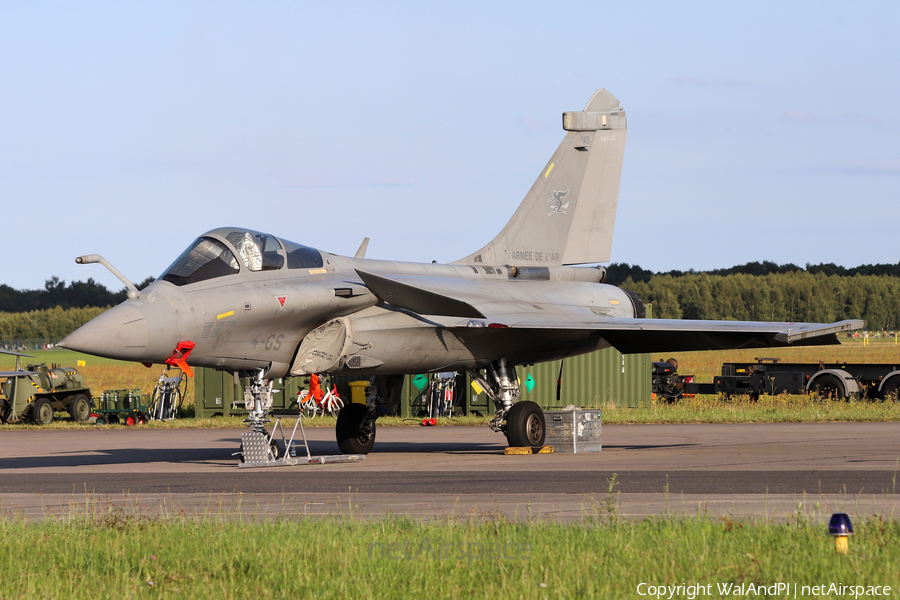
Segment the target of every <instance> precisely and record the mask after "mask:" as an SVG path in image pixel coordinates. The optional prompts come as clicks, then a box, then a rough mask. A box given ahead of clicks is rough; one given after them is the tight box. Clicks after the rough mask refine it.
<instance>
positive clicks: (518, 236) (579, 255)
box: [456, 89, 626, 266]
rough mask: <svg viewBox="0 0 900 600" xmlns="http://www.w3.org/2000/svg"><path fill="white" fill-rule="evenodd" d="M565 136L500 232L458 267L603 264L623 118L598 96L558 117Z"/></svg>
mask: <svg viewBox="0 0 900 600" xmlns="http://www.w3.org/2000/svg"><path fill="white" fill-rule="evenodd" d="M562 117H563V129H565V130H566V136H565V138H563V141H562V143H561V144H560V145H559V148H557V149H556V152H554V153H553V157H552V158H551V159H550V161H549V162H548V163H547V166H545V167H544V169H543V170H542V171H541V174H540V175H539V176H538V178H537V181H536V182H535V183H534V185H533V186H531V190H530V191H529V192H528V195H526V196H525V199H524V200H523V201H522V204H520V205H519V208H518V209H517V210H516V212H515V214H514V215H513V216H512V218H511V219H510V220H509V223H507V224H506V227H504V228H503V230H502V231H501V232H500V233H499V234H497V237H495V238H494V239H493V240H492V241H491V242H490V243H489V244H488V245H486V246H485V247H484V248H482V249H481V250H479V251H478V252H475V253H474V254H471V255H469V256H467V257H465V258H463V259H461V260H458V261H456V263H458V264H477V263H484V264H489V265H501V264H513V265H522V266H559V265H574V264H584V263H594V262H606V261H608V260H609V258H610V248H611V247H612V236H613V227H614V225H615V221H616V205H617V204H618V201H619V181H620V179H621V176H622V158H623V156H624V154H625V133H626V122H625V111H624V110H622V107H621V106H619V101H618V100H617V99H616V97H615V96H613V95H612V94H610V93H609V92H608V91H606V90H603V89H601V90H597V91H596V92H594V95H593V96H592V97H591V99H590V101H589V102H588V103H587V106H585V107H584V110H583V111H580V112H564V113H563V115H562Z"/></svg>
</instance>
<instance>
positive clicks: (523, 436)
mask: <svg viewBox="0 0 900 600" xmlns="http://www.w3.org/2000/svg"><path fill="white" fill-rule="evenodd" d="M546 430H547V425H546V422H545V421H544V411H543V410H541V407H540V406H538V405H537V403H535V402H532V401H530V400H522V401H520V402H516V403H515V404H513V405H512V408H510V409H509V412H508V413H506V440H507V441H508V442H509V445H510V446H512V447H514V448H524V447H529V446H530V447H532V448H539V447H541V446H543V445H544V436H545V435H546Z"/></svg>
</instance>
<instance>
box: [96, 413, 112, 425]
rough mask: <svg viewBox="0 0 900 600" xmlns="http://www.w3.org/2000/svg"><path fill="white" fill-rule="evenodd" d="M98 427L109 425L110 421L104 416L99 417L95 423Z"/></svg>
mask: <svg viewBox="0 0 900 600" xmlns="http://www.w3.org/2000/svg"><path fill="white" fill-rule="evenodd" d="M95 423H96V424H97V425H109V419H107V418H106V417H105V416H104V415H97V420H96V421H95Z"/></svg>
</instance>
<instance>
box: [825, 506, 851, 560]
mask: <svg viewBox="0 0 900 600" xmlns="http://www.w3.org/2000/svg"><path fill="white" fill-rule="evenodd" d="M828 533H830V534H831V535H833V536H834V550H835V552H837V553H838V554H849V553H850V539H849V538H848V537H847V536H848V535H852V534H853V523H851V522H850V515H848V514H847V513H834V514H833V515H831V520H830V521H829V522H828Z"/></svg>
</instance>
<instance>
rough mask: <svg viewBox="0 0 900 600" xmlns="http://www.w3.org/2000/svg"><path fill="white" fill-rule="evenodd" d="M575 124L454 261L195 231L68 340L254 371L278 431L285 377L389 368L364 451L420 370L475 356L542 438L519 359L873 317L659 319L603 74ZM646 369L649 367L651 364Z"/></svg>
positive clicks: (819, 331)
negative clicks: (637, 251) (628, 210)
mask: <svg viewBox="0 0 900 600" xmlns="http://www.w3.org/2000/svg"><path fill="white" fill-rule="evenodd" d="M562 128H563V130H564V131H565V136H564V138H563V140H562V143H560V145H559V147H558V148H557V149H556V151H555V152H554V153H553V155H552V156H551V157H550V160H549V161H548V162H547V163H546V164H545V165H544V166H543V168H541V170H540V173H539V174H538V176H537V180H536V181H535V183H534V185H533V186H532V187H531V190H530V191H529V192H528V194H527V195H526V196H525V199H524V200H523V201H522V203H521V204H520V206H519V207H518V209H517V210H516V211H515V213H514V214H513V216H512V218H511V219H510V221H509V222H508V223H507V224H506V226H505V227H504V228H503V229H502V230H501V231H500V233H499V234H497V236H496V237H495V238H494V239H493V240H491V241H490V242H488V244H487V245H485V246H484V247H483V248H481V249H480V250H477V251H476V252H473V253H472V254H470V255H468V256H466V257H464V258H461V259H459V260H457V261H455V262H452V263H449V264H420V263H410V262H394V261H386V260H370V259H367V258H365V251H366V244H367V242H368V239H366V240H365V241H364V242H363V245H362V246H361V247H360V250H359V251H358V252H357V253H356V256H353V257H346V256H339V255H336V254H332V253H329V252H326V251H322V250H318V249H315V248H310V247H308V246H304V245H302V244H298V243H296V242H292V241H288V240H286V239H284V238H281V237H276V236H274V235H271V234H267V233H260V232H257V231H251V230H248V229H242V228H239V227H223V228H219V229H213V230H212V231H209V232H207V233H204V234H203V235H201V236H200V237H198V238H197V239H196V241H194V242H193V243H192V244H191V245H190V246H189V247H188V248H187V250H185V251H184V253H182V254H181V256H179V257H178V258H177V259H175V262H173V263H172V265H171V266H169V267H168V268H167V269H166V270H165V271H163V274H162V275H161V276H160V277H159V278H158V279H157V280H156V281H155V282H154V283H152V284H151V285H150V286H148V287H147V288H145V289H144V290H142V291H138V290H137V289H136V287H135V286H134V284H133V283H131V282H130V281H128V280H127V279H126V278H125V277H123V276H122V275H121V274H120V273H118V271H116V270H115V269H114V268H112V267H111V265H109V264H108V263H107V262H106V261H105V260H104V259H103V258H102V257H100V256H99V255H89V256H82V257H79V258H77V259H76V261H77V262H79V263H91V262H101V263H103V264H106V265H107V266H108V267H109V268H110V270H111V271H113V273H114V274H116V275H117V276H118V277H119V278H120V279H121V280H122V281H124V282H125V284H126V286H127V287H128V289H129V292H128V299H127V300H126V301H125V302H123V303H122V304H120V305H118V306H116V307H114V308H112V309H110V310H109V311H107V312H105V313H103V314H102V315H100V316H98V317H96V318H95V319H93V320H92V321H90V322H89V323H87V324H85V325H84V326H82V327H81V328H79V329H78V330H77V331H75V332H74V333H72V334H71V335H69V336H68V337H67V338H65V339H64V340H63V341H62V342H60V344H59V345H60V346H64V347H66V348H70V349H73V350H78V351H81V352H86V353H89V354H94V355H97V356H104V357H108V358H114V359H121V360H131V361H140V362H143V363H145V364H150V363H158V364H159V363H167V364H180V365H183V366H185V367H187V368H189V367H190V366H197V367H212V368H215V369H221V370H224V371H227V372H230V373H233V374H234V375H235V378H237V377H238V376H242V377H247V376H249V377H251V379H252V384H251V385H250V386H248V389H247V390H246V391H245V400H246V404H247V408H248V409H249V411H250V419H249V421H250V426H251V427H252V428H254V429H255V430H257V431H260V432H265V424H266V423H267V422H268V416H269V408H270V407H271V404H272V402H271V398H272V380H273V378H280V377H296V376H306V375H310V374H313V373H320V374H321V373H330V374H336V375H354V376H376V378H378V382H379V383H380V384H382V387H383V388H386V389H387V390H388V391H387V392H386V393H384V394H382V395H380V396H379V397H378V398H375V399H372V400H370V402H369V405H368V406H366V405H362V404H349V405H348V406H346V407H345V408H344V409H343V410H342V411H341V412H340V414H339V417H338V420H337V427H336V433H337V441H338V445H339V446H340V449H341V451H342V452H344V453H352V454H366V453H368V452H369V451H370V450H371V449H372V446H373V443H374V441H375V422H376V419H377V418H378V417H379V416H381V415H382V414H385V413H386V412H389V409H390V408H391V402H392V399H393V398H396V396H397V394H396V393H391V390H394V391H396V389H397V386H398V380H402V377H397V376H402V375H405V374H418V373H426V372H442V371H468V372H469V373H470V374H471V376H472V377H473V378H474V380H475V381H477V382H478V384H479V385H480V386H481V387H482V389H484V390H485V392H486V393H487V394H488V396H489V397H490V398H491V400H492V401H493V403H494V404H495V407H496V414H495V415H494V417H493V419H492V420H491V422H490V426H491V428H492V429H494V430H495V431H498V432H502V433H504V434H505V435H506V437H507V439H508V442H509V444H510V445H511V446H540V445H541V444H542V443H543V440H544V428H545V423H544V417H543V413H542V411H541V409H540V407H539V406H538V405H537V404H536V403H534V402H530V401H520V400H519V397H520V390H519V382H518V378H517V375H516V367H518V366H521V365H527V364H532V363H537V362H542V361H551V360H558V359H564V358H567V357H570V356H575V355H578V354H583V353H587V352H593V351H595V350H599V349H601V348H606V347H609V346H612V347H615V348H616V349H617V350H619V351H620V352H623V353H638V352H657V351H678V350H719V349H726V348H762V347H771V346H786V345H790V344H793V345H818V344H837V343H839V342H838V339H837V334H838V333H839V332H845V331H850V330H853V329H860V328H862V327H864V326H865V322H864V321H861V320H848V321H841V322H839V323H831V324H810V323H758V322H746V321H699V320H672V319H648V318H646V312H645V309H644V305H643V303H642V302H641V299H640V298H638V296H637V295H636V294H634V293H633V292H631V291H629V290H627V289H623V288H620V287H616V286H612V285H608V284H606V283H605V281H606V271H605V269H604V268H603V267H597V266H577V265H591V264H597V263H603V262H608V261H609V260H610V248H611V245H612V238H613V226H614V223H615V215H616V206H617V203H618V196H619V181H620V177H621V173H622V159H623V156H624V151H625V137H626V132H627V128H626V118H625V111H624V110H623V109H622V107H621V106H620V104H619V101H618V100H617V99H616V98H615V97H614V96H613V95H612V94H611V93H610V92H608V91H606V90H603V89H601V90H598V91H597V92H595V93H594V95H593V96H592V97H591V99H590V101H589V102H588V103H587V105H586V106H585V108H584V110H581V111H572V112H564V113H562ZM647 375H648V377H649V375H650V374H649V373H648V374H647Z"/></svg>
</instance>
